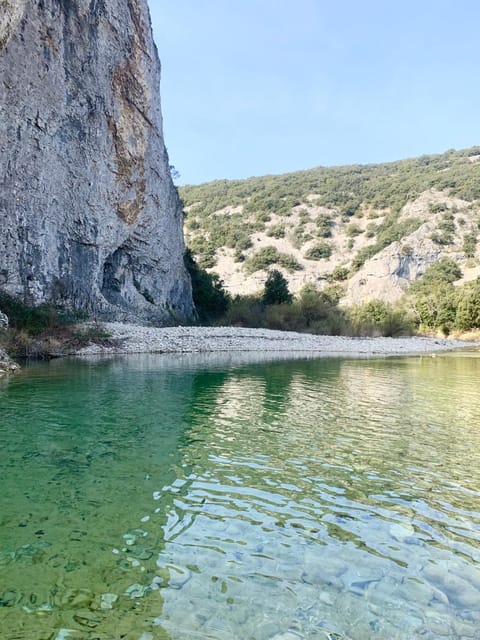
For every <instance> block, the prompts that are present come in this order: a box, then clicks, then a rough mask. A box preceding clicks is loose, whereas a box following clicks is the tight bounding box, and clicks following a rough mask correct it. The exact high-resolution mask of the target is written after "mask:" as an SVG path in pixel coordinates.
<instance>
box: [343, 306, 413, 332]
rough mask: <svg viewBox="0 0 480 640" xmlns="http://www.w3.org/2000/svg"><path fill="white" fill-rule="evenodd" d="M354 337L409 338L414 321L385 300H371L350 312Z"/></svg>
mask: <svg viewBox="0 0 480 640" xmlns="http://www.w3.org/2000/svg"><path fill="white" fill-rule="evenodd" d="M348 317H349V320H350V327H351V333H352V335H358V336H363V335H366V336H371V335H379V336H387V337H395V336H405V335H407V336H409V335H412V333H413V331H414V320H413V318H411V317H409V316H408V315H407V314H406V313H405V311H404V310H403V309H400V308H398V307H395V306H394V305H392V304H389V303H388V302H384V301H383V300H371V301H370V302H366V303H365V304H362V305H358V306H354V307H352V308H351V309H349V311H348Z"/></svg>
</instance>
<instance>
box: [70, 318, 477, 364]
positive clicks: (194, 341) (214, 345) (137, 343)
mask: <svg viewBox="0 0 480 640" xmlns="http://www.w3.org/2000/svg"><path fill="white" fill-rule="evenodd" d="M103 327H104V328H105V330H106V332H107V333H109V334H110V336H111V340H112V342H113V344H111V345H109V346H104V345H97V344H92V345H89V346H88V347H84V348H82V349H80V350H79V351H78V352H77V355H97V354H109V353H112V354H115V353H211V352H272V353H273V352H283V353H284V352H289V353H303V354H304V355H311V356H314V357H320V356H336V355H345V356H353V357H368V356H377V355H379V356H387V355H413V354H427V353H433V352H436V351H448V350H456V349H465V348H467V347H477V348H478V346H479V345H478V344H477V343H473V342H462V341H460V340H450V339H438V338H418V337H413V338H412V337H405V338H349V337H344V336H318V335H311V334H306V333H294V332H288V331H272V330H269V329H244V328H238V327H163V328H156V327H145V326H139V325H134V324H122V323H117V322H109V323H105V324H104V325H103Z"/></svg>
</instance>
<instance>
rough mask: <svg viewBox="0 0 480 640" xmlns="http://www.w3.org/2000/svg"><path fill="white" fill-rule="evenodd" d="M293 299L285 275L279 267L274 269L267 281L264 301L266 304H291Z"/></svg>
mask: <svg viewBox="0 0 480 640" xmlns="http://www.w3.org/2000/svg"><path fill="white" fill-rule="evenodd" d="M292 299H293V297H292V294H291V293H290V291H289V290H288V282H287V280H286V278H285V276H284V275H283V274H282V273H281V272H280V271H278V269H272V270H271V271H270V272H269V274H268V277H267V280H266V282H265V288H264V290H263V296H262V301H263V303H264V304H266V305H271V304H283V303H287V304H290V303H291V302H292Z"/></svg>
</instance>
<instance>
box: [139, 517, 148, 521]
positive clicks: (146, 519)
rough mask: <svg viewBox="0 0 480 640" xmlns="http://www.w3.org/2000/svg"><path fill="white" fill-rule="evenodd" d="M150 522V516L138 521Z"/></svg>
mask: <svg viewBox="0 0 480 640" xmlns="http://www.w3.org/2000/svg"><path fill="white" fill-rule="evenodd" d="M149 520H150V516H143V518H141V519H140V522H148V521H149Z"/></svg>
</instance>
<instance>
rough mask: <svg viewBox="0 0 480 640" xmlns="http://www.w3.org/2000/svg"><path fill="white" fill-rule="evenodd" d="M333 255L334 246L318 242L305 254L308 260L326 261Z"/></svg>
mask: <svg viewBox="0 0 480 640" xmlns="http://www.w3.org/2000/svg"><path fill="white" fill-rule="evenodd" d="M331 255H332V245H330V244H329V243H328V242H317V244H314V245H313V247H310V249H309V250H308V251H307V252H306V253H305V258H306V259H307V260H324V259H327V258H330V256H331Z"/></svg>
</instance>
